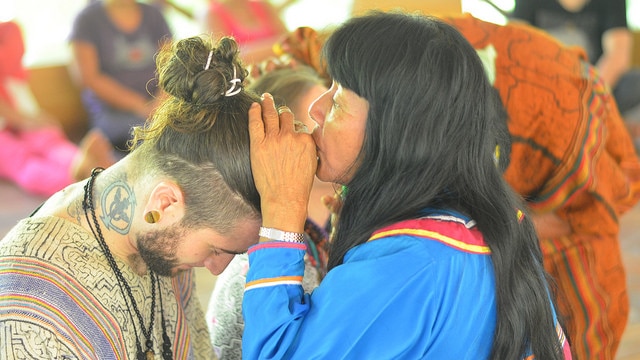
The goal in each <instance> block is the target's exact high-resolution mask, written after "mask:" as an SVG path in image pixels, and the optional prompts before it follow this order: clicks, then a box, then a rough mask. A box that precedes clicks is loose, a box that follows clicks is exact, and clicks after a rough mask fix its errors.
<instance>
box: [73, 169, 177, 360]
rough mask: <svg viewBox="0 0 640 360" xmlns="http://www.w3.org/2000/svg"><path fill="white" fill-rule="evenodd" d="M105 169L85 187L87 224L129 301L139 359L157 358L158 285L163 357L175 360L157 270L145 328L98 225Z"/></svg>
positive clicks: (153, 280)
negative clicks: (97, 188)
mask: <svg viewBox="0 0 640 360" xmlns="http://www.w3.org/2000/svg"><path fill="white" fill-rule="evenodd" d="M103 170H104V169H103V168H95V169H93V170H92V171H91V177H90V178H89V180H88V181H87V183H86V185H85V186H84V199H83V204H82V206H83V209H84V214H85V217H86V219H87V223H88V224H89V228H91V232H92V233H93V236H94V237H95V238H96V240H97V241H98V244H99V245H100V248H101V249H102V252H103V254H104V256H105V257H106V258H107V262H108V263H109V266H110V267H111V270H112V271H113V273H114V274H115V276H116V279H117V280H118V286H119V288H120V293H121V294H122V297H123V298H124V300H125V304H126V306H127V311H128V313H129V316H130V317H131V321H132V323H133V324H134V325H133V330H134V334H135V335H136V349H137V353H136V359H137V360H152V359H153V358H154V355H155V353H154V351H153V340H152V339H151V336H152V330H153V322H154V319H155V307H156V286H157V287H158V293H159V296H160V315H161V317H162V319H161V320H162V341H163V342H162V358H163V359H164V360H171V359H173V352H172V351H171V339H170V338H169V336H168V335H167V328H166V324H165V320H164V309H163V308H162V290H161V289H160V284H159V283H158V278H157V276H156V274H155V273H154V272H153V271H149V278H150V279H151V318H150V320H149V328H148V329H145V328H144V319H143V318H142V314H141V313H140V310H139V309H138V305H137V303H136V301H135V298H134V297H133V292H132V291H131V286H129V283H128V282H127V279H125V278H124V276H123V275H122V272H121V271H120V269H119V268H118V265H117V264H116V261H115V259H114V258H113V254H111V251H110V250H109V247H108V246H107V243H106V242H105V240H104V236H103V235H102V230H101V228H100V223H99V222H98V218H97V216H96V210H95V207H94V203H93V185H94V182H95V179H96V177H97V176H98V174H99V173H101V172H102V171H103ZM87 210H88V211H87ZM89 212H90V213H91V218H92V219H91V220H93V222H92V221H91V220H90V219H89ZM131 308H133V311H134V312H135V314H136V317H137V318H138V322H139V324H140V332H142V334H143V335H144V337H145V339H146V341H145V347H146V351H142V344H141V342H140V338H139V337H138V331H137V329H136V326H135V320H134V319H133V314H132V312H131Z"/></svg>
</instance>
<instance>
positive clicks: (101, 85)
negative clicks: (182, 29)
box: [70, 0, 172, 156]
mask: <svg viewBox="0 0 640 360" xmlns="http://www.w3.org/2000/svg"><path fill="white" fill-rule="evenodd" d="M171 38H172V34H171V30H170V29H169V26H168V24H167V22H166V20H165V19H164V17H163V15H162V13H161V12H160V11H159V10H158V9H157V8H156V7H153V6H151V5H148V4H143V3H138V2H136V1H135V0H103V1H93V2H91V3H90V4H89V5H87V6H86V7H85V8H84V9H83V10H82V11H80V13H79V14H78V15H77V16H76V18H75V20H74V23H73V28H72V31H71V36H70V42H71V47H72V50H73V58H74V65H75V67H76V70H77V75H78V76H79V79H80V82H81V84H82V87H83V94H82V98H83V102H84V104H85V106H86V108H87V111H88V113H89V117H90V123H91V126H92V127H95V128H99V129H100V130H102V131H103V132H104V133H105V134H106V135H107V137H108V138H109V140H110V141H111V143H112V144H113V145H114V147H115V148H116V149H117V150H118V152H119V155H120V156H123V155H124V154H125V151H126V150H125V149H127V146H126V145H127V142H128V141H129V139H130V138H131V136H130V131H131V127H133V126H138V125H141V124H143V123H144V121H145V119H146V118H147V117H148V116H149V114H150V113H151V111H152V110H153V109H154V107H155V104H156V99H158V97H159V94H158V89H157V87H156V83H155V80H154V77H155V72H156V65H155V60H154V55H155V54H156V52H157V51H158V50H159V48H160V46H161V45H162V43H163V42H164V41H167V40H170V39H171Z"/></svg>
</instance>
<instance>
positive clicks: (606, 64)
mask: <svg viewBox="0 0 640 360" xmlns="http://www.w3.org/2000/svg"><path fill="white" fill-rule="evenodd" d="M632 48H633V37H632V35H631V32H630V31H629V29H627V28H614V29H610V30H607V31H606V32H605V33H604V34H603V35H602V56H600V58H599V59H598V62H597V63H596V67H597V68H598V71H599V72H600V76H601V77H602V78H603V79H604V81H605V82H606V83H607V84H608V85H609V86H611V87H614V86H615V85H616V84H617V82H618V80H619V79H620V77H621V76H622V75H623V74H624V73H625V72H627V71H628V70H629V68H630V67H631V51H632Z"/></svg>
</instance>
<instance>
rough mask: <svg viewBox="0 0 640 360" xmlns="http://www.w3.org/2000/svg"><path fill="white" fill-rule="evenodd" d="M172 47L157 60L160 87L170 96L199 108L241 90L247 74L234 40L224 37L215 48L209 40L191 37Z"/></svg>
mask: <svg viewBox="0 0 640 360" xmlns="http://www.w3.org/2000/svg"><path fill="white" fill-rule="evenodd" d="M172 47H173V49H172V51H163V52H161V56H159V57H158V68H159V69H162V70H161V72H160V73H159V82H160V86H161V87H162V88H163V89H164V91H165V92H167V93H168V94H169V95H172V96H174V97H176V98H178V99H181V100H183V101H187V102H190V103H192V104H194V105H199V106H202V105H212V104H215V103H217V102H219V101H221V100H224V98H225V97H228V96H233V95H235V94H237V93H238V92H240V91H241V90H242V87H243V85H242V84H243V82H244V79H245V77H246V76H247V70H246V69H245V68H244V66H243V65H242V62H241V61H240V59H239V48H238V44H237V43H236V41H235V40H234V39H233V38H231V37H223V38H221V39H220V40H219V41H218V42H217V43H216V44H215V46H214V45H212V41H211V39H206V38H204V37H202V36H194V37H190V38H186V39H183V40H179V41H177V42H175V43H173V45H172ZM207 65H208V66H207ZM225 95H226V96H225Z"/></svg>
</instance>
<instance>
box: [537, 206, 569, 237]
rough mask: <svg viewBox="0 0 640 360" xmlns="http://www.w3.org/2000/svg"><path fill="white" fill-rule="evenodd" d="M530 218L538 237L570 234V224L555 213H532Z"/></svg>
mask: <svg viewBox="0 0 640 360" xmlns="http://www.w3.org/2000/svg"><path fill="white" fill-rule="evenodd" d="M531 218H532V220H533V224H534V226H535V228H536V233H537V234H538V238H540V239H554V238H559V237H562V236H569V235H571V225H570V224H569V222H568V221H566V220H563V219H562V218H560V217H559V216H558V215H556V214H555V213H551V212H549V213H543V214H536V213H532V214H531Z"/></svg>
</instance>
